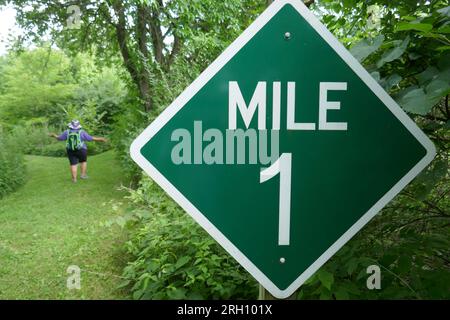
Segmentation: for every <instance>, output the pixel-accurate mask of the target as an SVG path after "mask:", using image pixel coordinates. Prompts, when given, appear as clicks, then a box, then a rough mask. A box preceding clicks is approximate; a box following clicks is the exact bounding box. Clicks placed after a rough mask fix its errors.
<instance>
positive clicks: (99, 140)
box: [92, 137, 108, 142]
mask: <svg viewBox="0 0 450 320" xmlns="http://www.w3.org/2000/svg"><path fill="white" fill-rule="evenodd" d="M92 140H94V141H98V142H108V140H107V139H106V138H102V137H92Z"/></svg>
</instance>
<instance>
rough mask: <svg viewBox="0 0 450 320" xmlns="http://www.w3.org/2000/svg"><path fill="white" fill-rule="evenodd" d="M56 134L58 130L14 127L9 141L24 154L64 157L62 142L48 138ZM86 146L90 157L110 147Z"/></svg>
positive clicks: (95, 144)
mask: <svg viewBox="0 0 450 320" xmlns="http://www.w3.org/2000/svg"><path fill="white" fill-rule="evenodd" d="M54 131H56V132H58V134H59V133H60V132H59V131H58V130H49V129H48V128H47V127H42V126H16V127H14V129H13V130H12V131H11V135H10V140H11V141H13V142H14V144H15V145H16V147H17V148H18V149H19V150H21V152H22V153H24V154H30V155H36V156H47V157H65V156H66V146H65V143H64V142H62V141H56V140H55V139H54V138H50V137H49V135H48V134H49V132H54ZM87 144H88V150H89V154H90V155H95V154H100V153H103V152H105V151H107V150H109V149H111V146H110V145H109V144H107V143H106V144H105V143H97V142H91V143H89V142H88V143H87Z"/></svg>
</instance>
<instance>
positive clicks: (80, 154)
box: [67, 149, 87, 166]
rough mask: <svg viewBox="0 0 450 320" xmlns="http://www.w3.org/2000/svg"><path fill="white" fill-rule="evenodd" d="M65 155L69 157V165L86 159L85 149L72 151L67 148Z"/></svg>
mask: <svg viewBox="0 0 450 320" xmlns="http://www.w3.org/2000/svg"><path fill="white" fill-rule="evenodd" d="M67 157H68V158H69V162H70V165H71V166H75V165H77V164H78V163H82V162H86V161H87V150H86V149H80V150H76V151H73V150H69V149H67Z"/></svg>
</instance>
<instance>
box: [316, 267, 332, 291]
mask: <svg viewBox="0 0 450 320" xmlns="http://www.w3.org/2000/svg"><path fill="white" fill-rule="evenodd" d="M317 277H318V278H319V281H320V283H322V285H323V286H324V287H325V288H327V289H328V290H331V285H332V284H333V283H334V276H333V275H332V274H331V273H329V272H328V271H325V270H320V271H319V272H318V273H317Z"/></svg>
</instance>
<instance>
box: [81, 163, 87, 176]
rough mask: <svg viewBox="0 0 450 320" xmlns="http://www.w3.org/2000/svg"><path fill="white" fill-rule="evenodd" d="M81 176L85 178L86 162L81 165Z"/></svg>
mask: <svg viewBox="0 0 450 320" xmlns="http://www.w3.org/2000/svg"><path fill="white" fill-rule="evenodd" d="M81 176H82V177H87V162H82V163H81Z"/></svg>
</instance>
